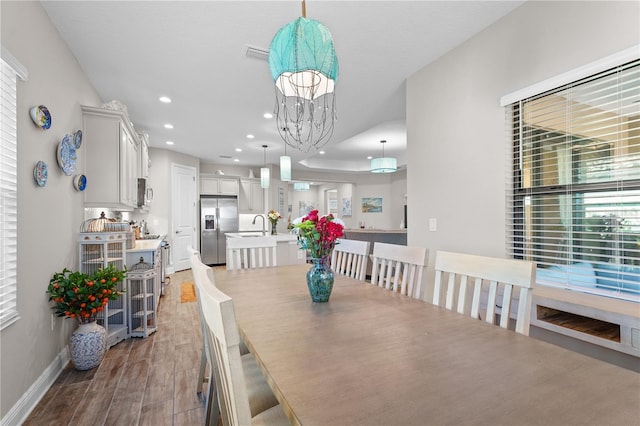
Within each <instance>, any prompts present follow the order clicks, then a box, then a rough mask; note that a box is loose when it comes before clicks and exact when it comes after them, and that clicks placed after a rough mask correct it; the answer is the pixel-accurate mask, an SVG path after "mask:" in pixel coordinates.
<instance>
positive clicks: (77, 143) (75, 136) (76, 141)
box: [73, 130, 82, 149]
mask: <svg viewBox="0 0 640 426" xmlns="http://www.w3.org/2000/svg"><path fill="white" fill-rule="evenodd" d="M73 143H74V144H75V146H76V149H78V148H80V145H82V130H78V131H76V132H75V133H74V134H73Z"/></svg>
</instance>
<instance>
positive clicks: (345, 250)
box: [331, 239, 369, 281]
mask: <svg viewBox="0 0 640 426" xmlns="http://www.w3.org/2000/svg"><path fill="white" fill-rule="evenodd" d="M368 262H369V242H368V241H359V240H345V239H341V240H340V241H339V243H338V244H336V246H335V248H334V249H333V253H332V254H331V267H332V268H333V270H334V272H335V273H337V274H341V275H346V276H348V277H351V278H355V279H356V280H361V281H364V280H365V278H366V274H367V264H368Z"/></svg>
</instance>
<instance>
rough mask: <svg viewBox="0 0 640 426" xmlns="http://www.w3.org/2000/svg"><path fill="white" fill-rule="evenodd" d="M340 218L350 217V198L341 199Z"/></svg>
mask: <svg viewBox="0 0 640 426" xmlns="http://www.w3.org/2000/svg"><path fill="white" fill-rule="evenodd" d="M342 216H351V198H350V197H349V198H343V199H342Z"/></svg>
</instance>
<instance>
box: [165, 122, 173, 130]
mask: <svg viewBox="0 0 640 426" xmlns="http://www.w3.org/2000/svg"><path fill="white" fill-rule="evenodd" d="M164 128H165V129H173V124H169V123H167V124H165V125H164Z"/></svg>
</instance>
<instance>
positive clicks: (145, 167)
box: [138, 133, 149, 179]
mask: <svg viewBox="0 0 640 426" xmlns="http://www.w3.org/2000/svg"><path fill="white" fill-rule="evenodd" d="M138 137H139V139H140V149H139V150H138V157H140V164H139V166H138V177H141V178H143V179H149V135H148V134H146V133H138Z"/></svg>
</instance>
